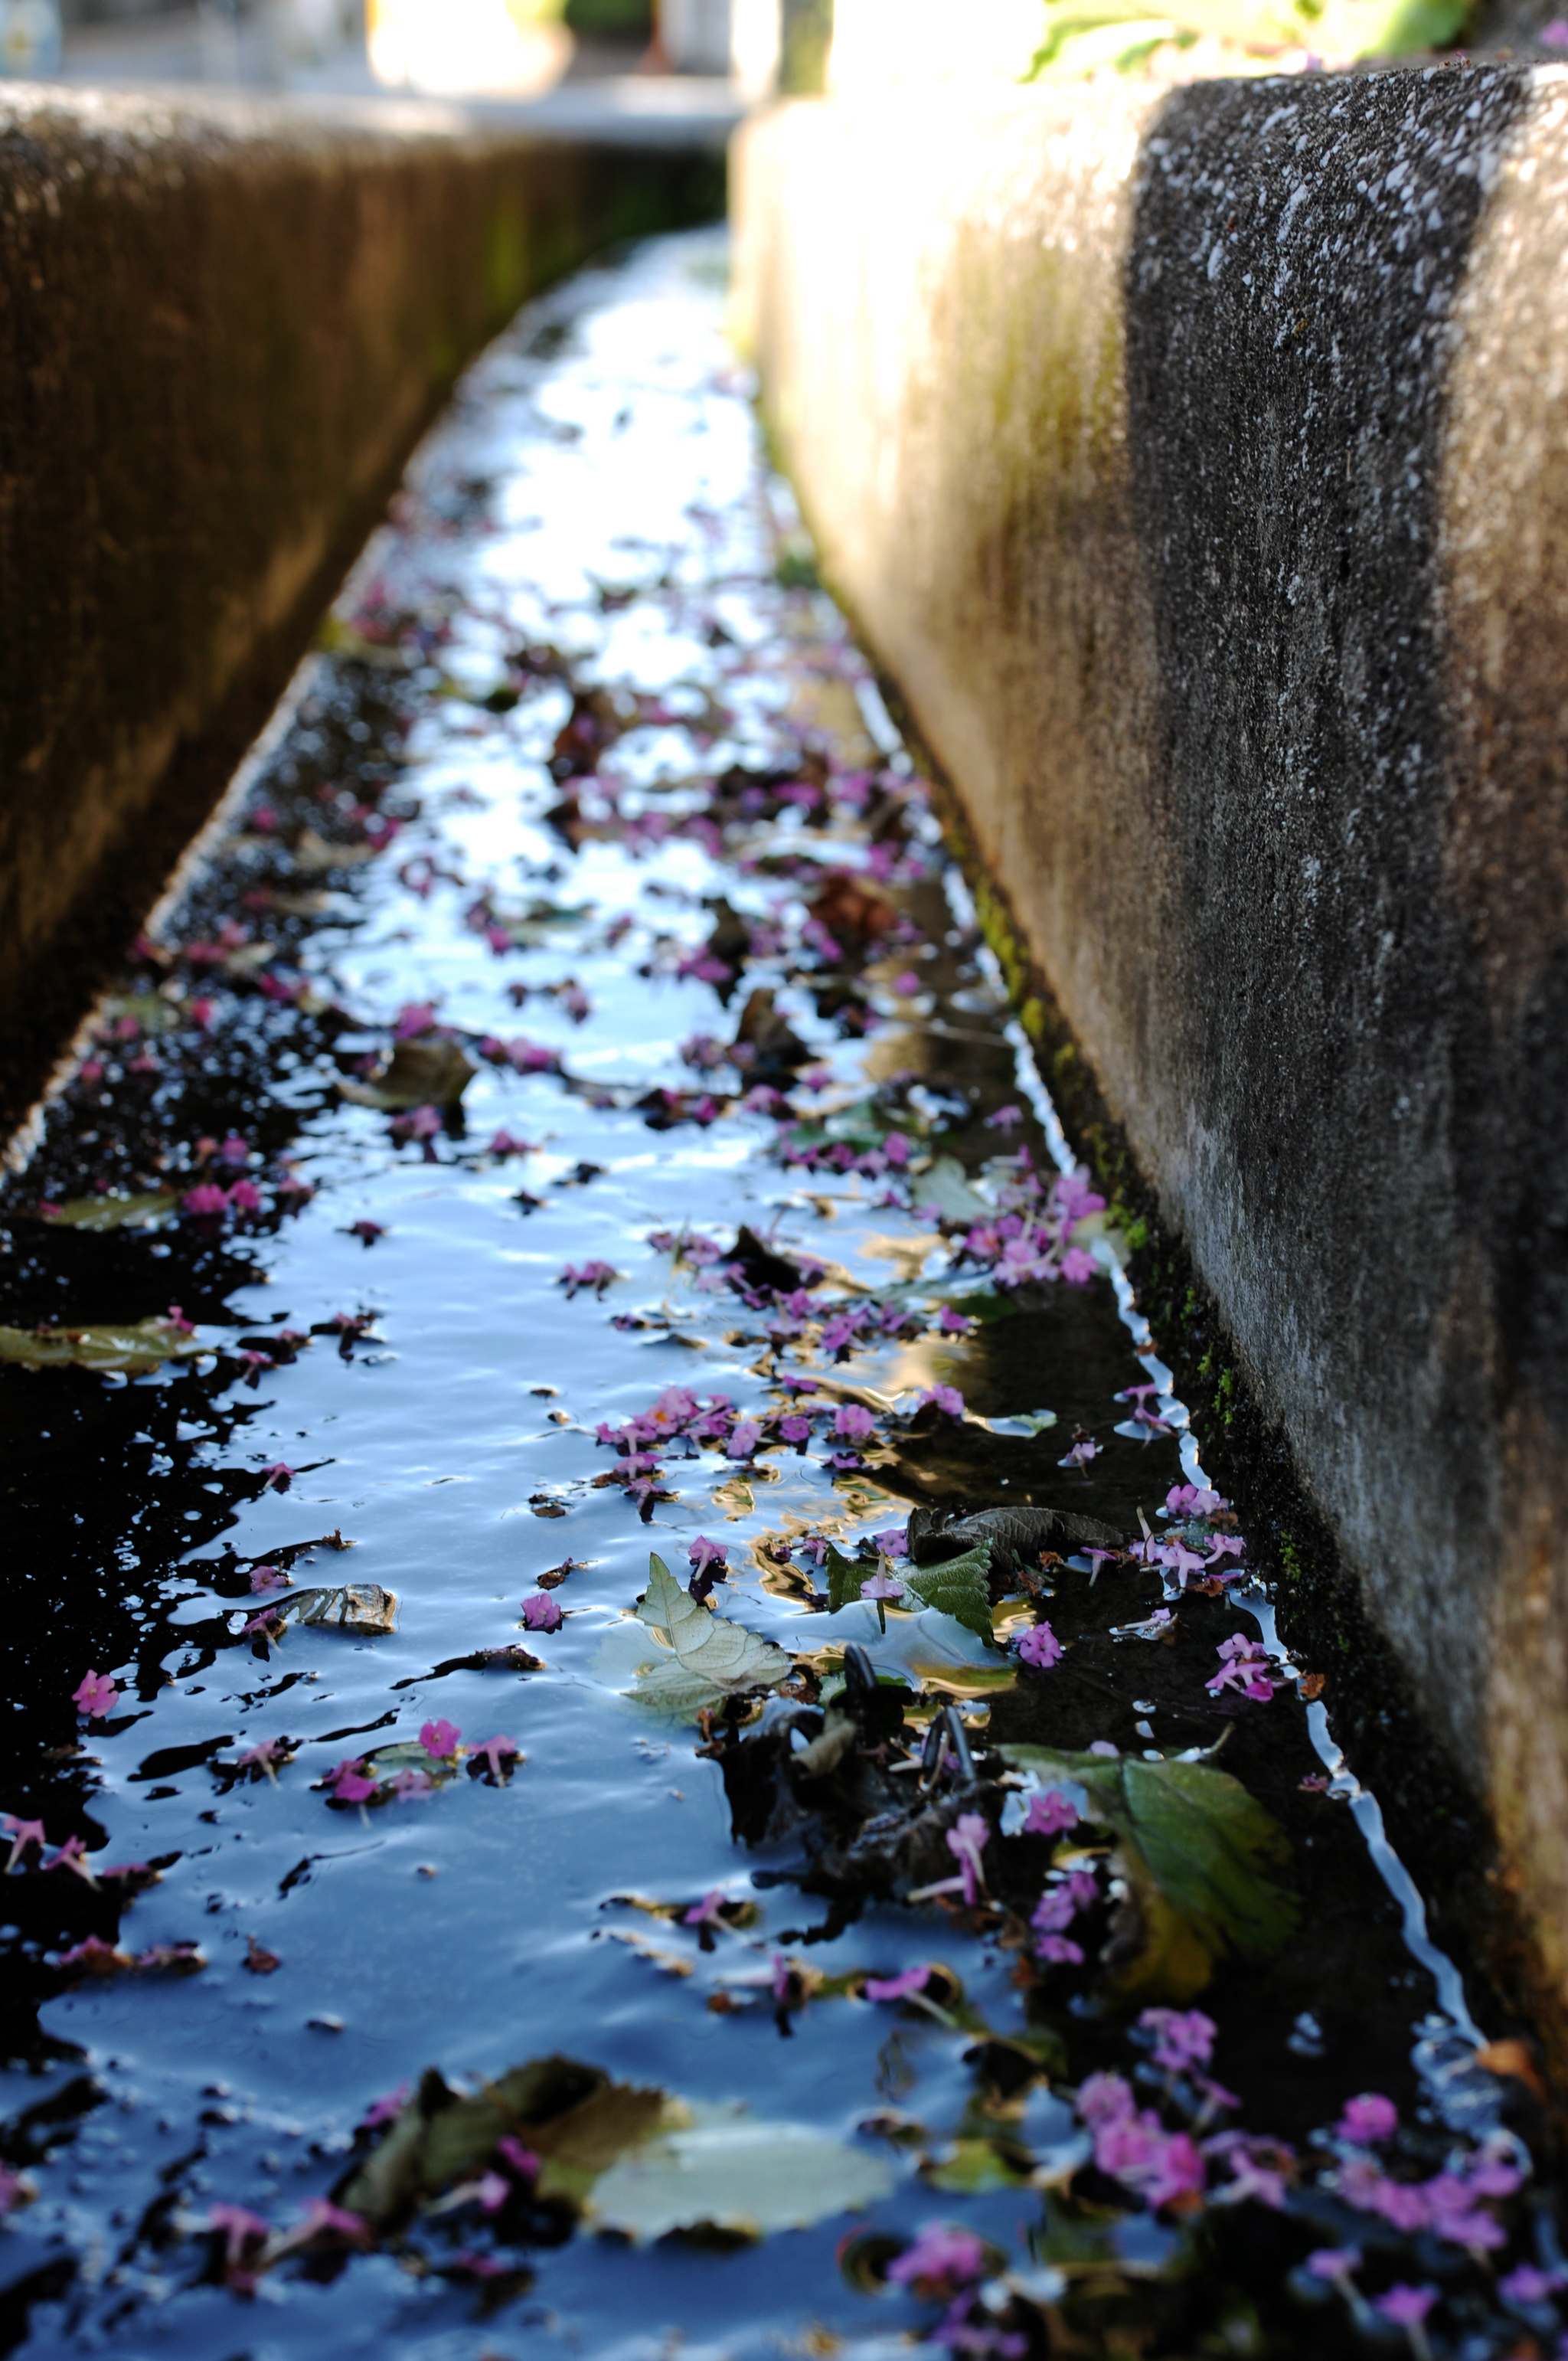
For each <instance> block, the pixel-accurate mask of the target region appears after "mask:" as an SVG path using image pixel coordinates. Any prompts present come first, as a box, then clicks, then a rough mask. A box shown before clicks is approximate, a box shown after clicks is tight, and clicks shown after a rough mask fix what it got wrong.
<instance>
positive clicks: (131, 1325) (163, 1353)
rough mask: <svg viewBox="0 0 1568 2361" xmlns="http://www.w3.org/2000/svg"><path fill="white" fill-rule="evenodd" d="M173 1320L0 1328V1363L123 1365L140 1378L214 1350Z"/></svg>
mask: <svg viewBox="0 0 1568 2361" xmlns="http://www.w3.org/2000/svg"><path fill="white" fill-rule="evenodd" d="M211 1351H212V1346H211V1345H203V1344H201V1343H200V1342H199V1341H198V1340H197V1339H196V1338H195V1337H194V1336H192V1335H191V1334H188V1333H187V1331H186V1330H185V1329H183V1328H181V1327H179V1326H177V1325H176V1323H174V1322H173V1321H172V1320H129V1321H123V1322H115V1323H109V1322H103V1323H95V1324H92V1325H89V1326H88V1327H85V1328H0V1361H16V1362H19V1363H20V1364H21V1365H22V1367H24V1368H28V1369H61V1368H67V1367H76V1368H79V1369H104V1370H112V1369H122V1370H124V1371H125V1372H126V1374H127V1375H129V1376H141V1375H144V1374H145V1373H146V1372H147V1371H148V1370H149V1369H157V1368H161V1367H162V1366H163V1364H164V1362H165V1361H192V1360H194V1359H195V1358H196V1357H197V1356H198V1355H199V1354H202V1353H210V1352H211Z"/></svg>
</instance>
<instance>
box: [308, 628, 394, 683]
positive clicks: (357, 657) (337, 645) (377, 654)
mask: <svg viewBox="0 0 1568 2361" xmlns="http://www.w3.org/2000/svg"><path fill="white" fill-rule="evenodd" d="M316 645H317V647H318V648H319V649H320V650H321V652H322V653H323V655H329V656H338V657H340V658H342V659H343V660H345V662H348V663H352V664H374V665H376V666H378V668H381V669H384V670H386V671H388V672H407V670H408V668H409V659H408V657H407V655H406V654H405V653H404V652H403V650H402V649H401V648H400V647H393V646H389V644H388V643H387V642H385V641H382V640H367V639H366V638H364V637H363V635H362V634H361V633H360V632H358V631H356V630H355V629H354V626H353V624H352V623H345V621H344V620H343V619H342V617H341V616H339V615H328V616H327V618H326V620H325V621H324V622H323V624H322V625H321V627H320V629H319V630H318V631H317V632H316Z"/></svg>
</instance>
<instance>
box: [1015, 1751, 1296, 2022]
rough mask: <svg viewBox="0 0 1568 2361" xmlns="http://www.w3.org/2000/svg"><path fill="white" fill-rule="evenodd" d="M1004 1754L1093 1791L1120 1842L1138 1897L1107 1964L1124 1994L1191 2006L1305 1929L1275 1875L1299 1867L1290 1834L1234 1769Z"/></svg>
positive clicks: (1095, 1806)
mask: <svg viewBox="0 0 1568 2361" xmlns="http://www.w3.org/2000/svg"><path fill="white" fill-rule="evenodd" d="M1000 1752H1001V1753H1002V1754H1003V1757H1004V1758H1005V1760H1006V1761H1007V1762H1008V1763H1011V1764H1012V1765H1013V1766H1014V1769H1016V1770H1020V1771H1036V1772H1039V1773H1042V1774H1044V1775H1045V1776H1046V1777H1047V1778H1054V1779H1057V1780H1058V1781H1061V1782H1064V1783H1065V1782H1076V1783H1077V1784H1079V1785H1080V1787H1083V1788H1085V1789H1086V1790H1087V1791H1088V1797H1089V1805H1088V1812H1087V1817H1089V1818H1090V1819H1091V1820H1096V1821H1098V1822H1099V1823H1100V1824H1101V1825H1102V1827H1105V1828H1111V1829H1112V1830H1113V1832H1114V1834H1115V1836H1116V1839H1117V1850H1118V1861H1119V1866H1120V1868H1121V1871H1122V1872H1123V1874H1124V1876H1125V1878H1126V1881H1127V1884H1128V1888H1129V1895H1128V1901H1127V1903H1125V1904H1124V1905H1121V1909H1120V1910H1119V1912H1118V1921H1120V1922H1121V1923H1117V1921H1113V1927H1112V1940H1111V1943H1110V1945H1109V1946H1108V1947H1107V1951H1106V1954H1105V1960H1106V1964H1107V1965H1109V1966H1110V1968H1111V1971H1112V1984H1111V1989H1112V1990H1113V1992H1114V1993H1116V1994H1117V1995H1118V1996H1119V1997H1120V1998H1122V1999H1124V2000H1130V1999H1134V1998H1136V1999H1140V2000H1144V1999H1148V2000H1153V1999H1160V2000H1171V2001H1175V2002H1178V2003H1180V2002H1183V2001H1187V2000H1190V1999H1191V1998H1192V1997H1193V1995H1194V1994H1195V1993H1200V1992H1201V1991H1202V1990H1203V1988H1204V1986H1205V1985H1206V1984H1207V1983H1208V1982H1209V1980H1210V1977H1211V1976H1212V1972H1213V1970H1214V1965H1215V1963H1216V1961H1217V1960H1223V1959H1224V1958H1226V1957H1227V1956H1229V1955H1230V1954H1232V1953H1234V1955H1235V1956H1236V1957H1238V1958H1240V1959H1243V1960H1266V1959H1270V1958H1272V1957H1273V1955H1274V1954H1275V1953H1276V1952H1277V1951H1278V1950H1279V1949H1282V1947H1283V1946H1284V1944H1285V1943H1286V1942H1288V1939H1289V1938H1290V1936H1291V1935H1292V1934H1293V1933H1294V1932H1295V1929H1296V1926H1297V1923H1298V1920H1299V1915H1300V1914H1299V1906H1298V1904H1297V1901H1296V1897H1295V1895H1294V1894H1292V1893H1291V1891H1290V1890H1289V1888H1288V1886H1286V1885H1284V1884H1282V1883H1280V1880H1279V1876H1278V1874H1277V1872H1280V1871H1281V1870H1283V1869H1284V1868H1285V1867H1286V1866H1287V1865H1288V1861H1289V1846H1288V1842H1287V1840H1286V1838H1285V1834H1284V1831H1283V1829H1281V1828H1280V1827H1279V1825H1278V1823H1277V1821H1276V1820H1275V1819H1274V1817H1272V1815H1271V1814H1270V1813H1268V1812H1266V1810H1265V1809H1264V1807H1263V1806H1262V1805H1261V1804H1259V1803H1258V1802H1256V1801H1255V1798H1254V1797H1253V1796H1251V1795H1248V1793H1247V1791H1246V1789H1245V1787H1244V1786H1243V1785H1242V1784H1241V1782H1240V1781H1239V1780H1237V1779H1233V1778H1232V1777H1231V1775H1230V1773H1228V1772H1225V1771H1217V1770H1215V1769H1214V1768H1213V1766H1212V1764H1210V1763H1178V1762H1160V1763H1145V1762H1142V1761H1141V1760H1140V1759H1139V1758H1138V1757H1137V1756H1136V1755H1124V1756H1120V1757H1117V1758H1115V1759H1109V1758H1107V1757H1106V1756H1104V1755H1098V1754H1060V1753H1058V1752H1056V1751H1055V1750H1054V1749H1053V1748H1051V1747H1047V1746H1003V1747H1002V1748H1001V1749H1000Z"/></svg>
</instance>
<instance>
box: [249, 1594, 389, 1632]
mask: <svg viewBox="0 0 1568 2361" xmlns="http://www.w3.org/2000/svg"><path fill="white" fill-rule="evenodd" d="M259 1611H260V1614H261V1615H263V1616H265V1617H266V1619H267V1620H268V1621H269V1623H270V1624H271V1625H272V1626H273V1628H274V1629H279V1628H281V1627H282V1626H284V1625H286V1624H290V1623H301V1624H304V1623H310V1624H325V1625H330V1626H331V1627H332V1629H333V1630H334V1631H358V1632H361V1633H366V1632H367V1633H371V1634H379V1633H385V1632H389V1631H395V1630H396V1629H397V1626H396V1623H395V1621H394V1620H393V1619H394V1618H395V1616H396V1614H397V1611H398V1598H397V1593H396V1592H395V1591H392V1590H383V1589H382V1587H381V1586H380V1584H379V1583H378V1582H340V1583H334V1585H333V1586H332V1587H330V1588H323V1589H319V1590H296V1591H294V1592H292V1593H291V1595H290V1596H289V1597H288V1598H280V1599H279V1600H278V1602H277V1604H276V1605H275V1606H268V1607H263V1608H262V1609H260V1610H259Z"/></svg>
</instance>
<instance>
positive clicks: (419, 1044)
mask: <svg viewBox="0 0 1568 2361" xmlns="http://www.w3.org/2000/svg"><path fill="white" fill-rule="evenodd" d="M473 1075H474V1068H473V1067H472V1066H471V1065H470V1063H469V1061H468V1060H467V1059H466V1057H465V1056H464V1054H463V1052H462V1050H461V1049H459V1048H458V1046H457V1044H456V1042H455V1041H453V1040H449V1039H448V1038H446V1036H445V1035H444V1034H435V1035H432V1036H430V1037H428V1038H425V1039H424V1040H421V1041H400V1042H399V1043H398V1046H397V1048H396V1049H394V1050H393V1052H392V1055H391V1059H390V1060H389V1063H388V1064H387V1065H386V1066H385V1067H384V1068H383V1070H382V1071H381V1072H380V1073H378V1074H377V1075H376V1076H374V1077H373V1078H372V1079H371V1080H370V1081H368V1082H362V1081H360V1080H358V1079H357V1078H356V1076H354V1075H352V1074H340V1075H339V1076H338V1082H337V1087H338V1089H339V1090H340V1091H341V1092H342V1093H343V1095H344V1097H345V1099H353V1100H354V1102H355V1104H356V1105H357V1106H367V1107H379V1108H381V1109H382V1110H383V1111H384V1112H386V1113H388V1114H393V1115H397V1114H401V1113H402V1112H403V1111H404V1110H405V1109H407V1108H409V1107H419V1106H455V1105H456V1104H457V1102H458V1100H459V1099H460V1098H461V1097H462V1095H463V1093H464V1092H465V1091H466V1089H467V1087H468V1084H469V1082H471V1081H472V1079H473Z"/></svg>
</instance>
